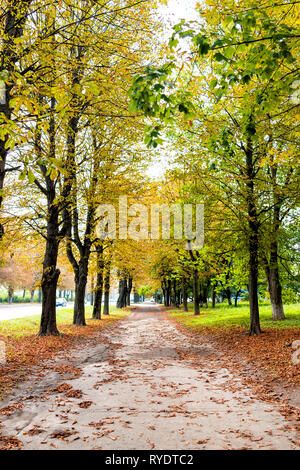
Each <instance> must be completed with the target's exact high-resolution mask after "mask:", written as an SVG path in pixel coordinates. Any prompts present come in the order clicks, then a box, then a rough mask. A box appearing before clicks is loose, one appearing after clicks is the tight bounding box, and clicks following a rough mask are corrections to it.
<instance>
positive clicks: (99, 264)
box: [93, 244, 104, 320]
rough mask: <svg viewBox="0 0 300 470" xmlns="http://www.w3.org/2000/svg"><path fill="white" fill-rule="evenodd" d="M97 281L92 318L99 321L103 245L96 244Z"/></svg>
mask: <svg viewBox="0 0 300 470" xmlns="http://www.w3.org/2000/svg"><path fill="white" fill-rule="evenodd" d="M96 252H97V280H96V288H95V302H94V309H93V318H95V319H97V320H100V319H101V305H102V293H103V269H104V259H103V245H99V244H97V246H96Z"/></svg>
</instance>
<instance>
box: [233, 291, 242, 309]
mask: <svg viewBox="0 0 300 470" xmlns="http://www.w3.org/2000/svg"><path fill="white" fill-rule="evenodd" d="M240 292H241V291H240V290H238V291H236V294H235V297H234V306H235V307H237V306H238V296H239V295H240Z"/></svg>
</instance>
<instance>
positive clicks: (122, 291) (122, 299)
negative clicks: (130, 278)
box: [117, 277, 127, 308]
mask: <svg viewBox="0 0 300 470" xmlns="http://www.w3.org/2000/svg"><path fill="white" fill-rule="evenodd" d="M126 301H127V279H126V278H125V277H123V278H122V279H120V283H119V297H118V300H117V308H123V307H126Z"/></svg>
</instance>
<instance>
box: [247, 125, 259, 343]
mask: <svg viewBox="0 0 300 470" xmlns="http://www.w3.org/2000/svg"><path fill="white" fill-rule="evenodd" d="M250 123H251V124H252V118H250ZM246 166H247V205H248V221H249V222H248V224H249V301H250V333H249V334H250V336H252V335H259V334H260V333H261V329H260V321H259V307H258V292H257V290H258V249H259V239H258V227H259V225H258V219H257V211H256V205H255V194H254V179H255V168H254V163H253V145H252V139H251V137H248V139H247V148H246Z"/></svg>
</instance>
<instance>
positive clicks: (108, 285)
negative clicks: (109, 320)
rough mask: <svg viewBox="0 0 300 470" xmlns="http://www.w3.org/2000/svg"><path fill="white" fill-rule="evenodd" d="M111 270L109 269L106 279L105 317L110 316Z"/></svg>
mask: <svg viewBox="0 0 300 470" xmlns="http://www.w3.org/2000/svg"><path fill="white" fill-rule="evenodd" d="M109 292H110V269H109V268H108V269H107V271H106V274H105V279H104V307H103V315H109Z"/></svg>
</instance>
